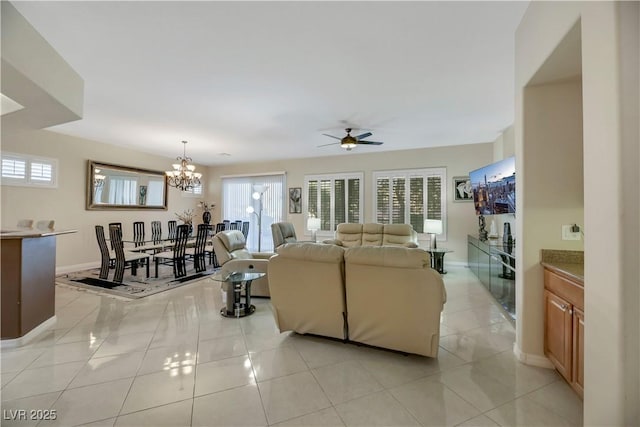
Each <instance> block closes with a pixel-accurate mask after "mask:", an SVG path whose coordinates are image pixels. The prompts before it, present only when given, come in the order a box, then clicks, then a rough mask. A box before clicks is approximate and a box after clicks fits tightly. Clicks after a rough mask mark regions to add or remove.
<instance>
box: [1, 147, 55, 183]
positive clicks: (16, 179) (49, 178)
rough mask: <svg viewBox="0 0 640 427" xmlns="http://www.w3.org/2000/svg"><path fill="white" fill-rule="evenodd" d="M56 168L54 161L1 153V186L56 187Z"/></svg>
mask: <svg viewBox="0 0 640 427" xmlns="http://www.w3.org/2000/svg"><path fill="white" fill-rule="evenodd" d="M57 166H58V161H57V160H56V159H47V158H42V157H35V156H29V155H26V154H16V153H2V185H19V186H27V187H57V186H58V183H57V173H58V167H57Z"/></svg>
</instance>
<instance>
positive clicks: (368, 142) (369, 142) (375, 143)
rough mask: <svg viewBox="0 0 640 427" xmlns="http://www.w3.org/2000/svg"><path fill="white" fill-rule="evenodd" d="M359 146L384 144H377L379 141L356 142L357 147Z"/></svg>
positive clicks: (380, 143)
mask: <svg viewBox="0 0 640 427" xmlns="http://www.w3.org/2000/svg"><path fill="white" fill-rule="evenodd" d="M360 144H367V145H382V144H384V142H379V141H358V145H360Z"/></svg>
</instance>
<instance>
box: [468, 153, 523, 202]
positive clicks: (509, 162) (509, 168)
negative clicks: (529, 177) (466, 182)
mask: <svg viewBox="0 0 640 427" xmlns="http://www.w3.org/2000/svg"><path fill="white" fill-rule="evenodd" d="M469 178H470V180H471V189H472V191H473V204H474V205H475V208H476V215H499V214H506V213H515V212H516V160H515V157H509V158H507V159H504V160H501V161H499V162H496V163H492V164H490V165H487V166H485V167H482V168H480V169H476V170H474V171H471V172H470V173H469Z"/></svg>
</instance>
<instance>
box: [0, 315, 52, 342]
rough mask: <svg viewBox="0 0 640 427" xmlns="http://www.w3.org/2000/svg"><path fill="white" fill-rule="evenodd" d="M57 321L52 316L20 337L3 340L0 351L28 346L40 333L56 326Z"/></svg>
mask: <svg viewBox="0 0 640 427" xmlns="http://www.w3.org/2000/svg"><path fill="white" fill-rule="evenodd" d="M57 321H58V318H57V317H56V316H55V315H54V316H53V317H50V318H48V319H47V320H45V321H44V322H42V323H40V324H39V325H38V326H36V327H35V328H33V329H32V330H30V331H29V332H27V333H26V334H25V335H23V336H21V337H18V338H13V339H3V340H1V341H0V349H6V348H16V347H22V346H23V345H25V344H28V343H29V342H30V341H32V340H33V339H34V338H36V337H37V336H38V335H40V334H41V333H43V332H45V331H46V330H48V329H49V328H51V327H52V326H53V325H55V324H56V322H57Z"/></svg>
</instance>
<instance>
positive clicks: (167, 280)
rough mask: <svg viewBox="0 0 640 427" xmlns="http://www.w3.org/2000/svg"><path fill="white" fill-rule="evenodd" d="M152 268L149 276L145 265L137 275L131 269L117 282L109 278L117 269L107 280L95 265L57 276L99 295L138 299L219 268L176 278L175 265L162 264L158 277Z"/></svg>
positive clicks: (204, 276)
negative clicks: (101, 275)
mask: <svg viewBox="0 0 640 427" xmlns="http://www.w3.org/2000/svg"><path fill="white" fill-rule="evenodd" d="M151 270H152V272H151V276H150V277H149V278H147V277H146V274H145V268H144V267H139V268H138V271H137V275H136V276H133V275H132V274H131V272H130V271H129V270H127V271H126V272H125V275H124V281H123V283H115V282H112V281H110V280H109V279H110V278H112V276H113V271H111V270H110V271H109V276H108V278H107V280H104V279H100V277H98V275H99V274H100V269H99V268H92V269H88V270H81V271H76V272H73V273H67V274H61V275H58V276H56V283H59V284H64V285H68V286H72V287H77V288H81V289H86V290H89V291H93V292H95V293H98V294H104V295H114V296H118V297H122V298H126V299H138V298H144V297H148V296H150V295H155V294H157V293H160V292H165V291H169V290H171V289H176V288H178V287H181V286H185V285H189V284H191V283H194V282H196V281H199V280H201V279H203V278H206V277H208V276H210V275H212V274H213V273H215V272H216V271H217V269H214V268H212V267H209V268H208V269H207V270H205V271H203V272H200V273H198V272H196V271H195V270H190V271H187V275H186V276H184V277H181V278H178V279H176V278H175V277H174V275H173V268H172V267H171V266H169V265H160V266H159V269H158V277H157V278H156V277H154V276H153V268H151Z"/></svg>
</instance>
